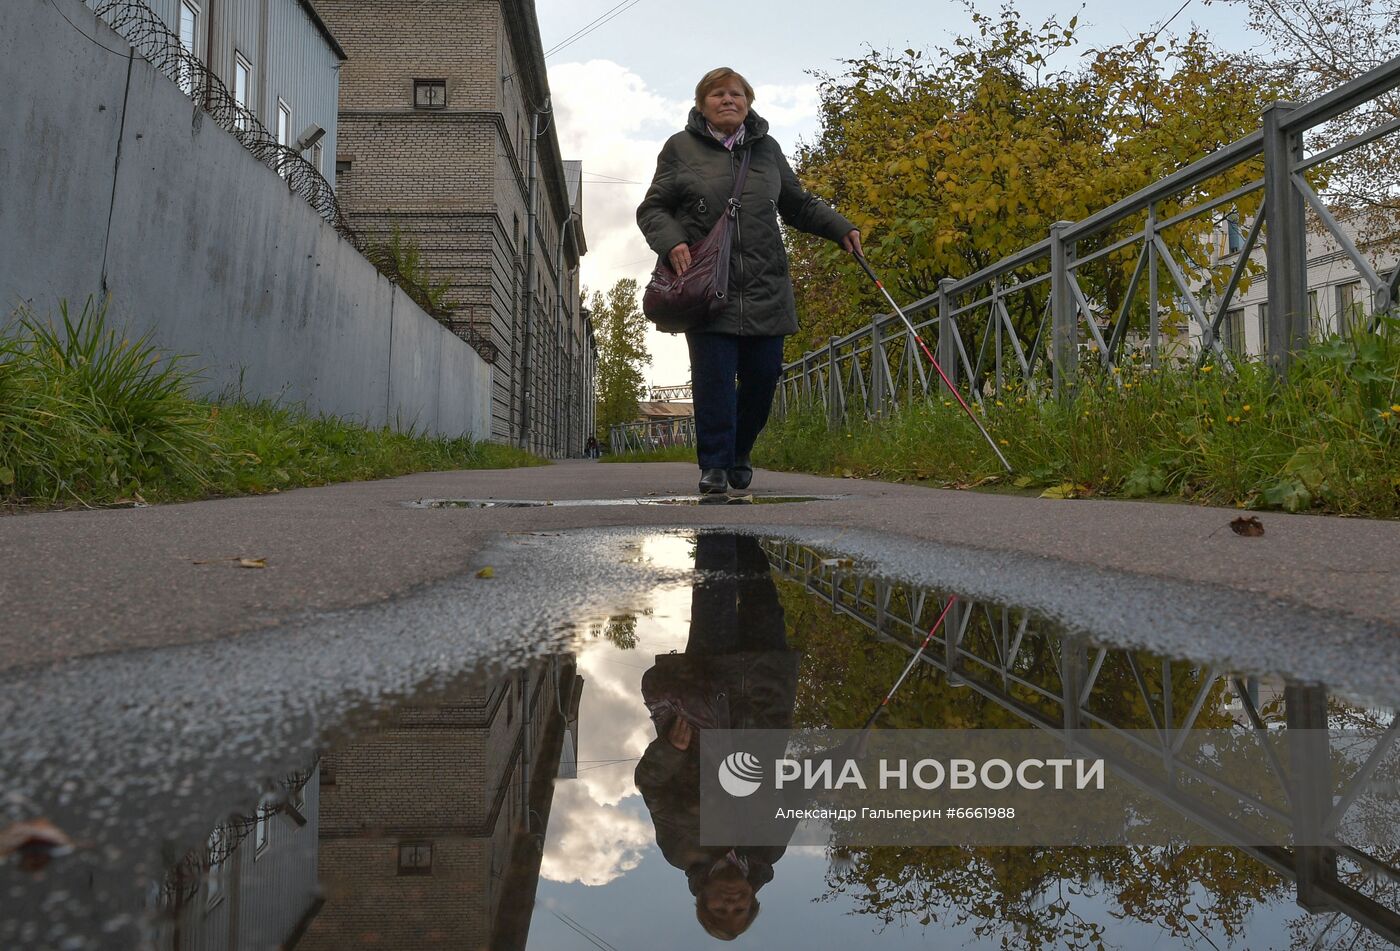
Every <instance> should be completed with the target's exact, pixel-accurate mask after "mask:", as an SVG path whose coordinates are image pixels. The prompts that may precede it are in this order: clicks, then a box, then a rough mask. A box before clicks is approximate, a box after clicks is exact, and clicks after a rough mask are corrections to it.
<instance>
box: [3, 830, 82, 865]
mask: <svg viewBox="0 0 1400 951" xmlns="http://www.w3.org/2000/svg"><path fill="white" fill-rule="evenodd" d="M73 848H74V846H73V840H72V839H70V838H68V836H67V835H66V834H65V833H64V831H63V830H62V829H60V828H59V827H58V826H56V825H54V824H53V823H52V822H50V821H49V820H47V819H43V818H39V819H28V820H25V821H23V822H16V823H13V824H11V825H8V826H6V827H5V828H3V829H0V858H5V857H6V856H8V855H10V854H12V853H15V852H18V853H19V866H20V868H22V869H24V870H25V871H27V872H37V871H39V870H40V869H42V868H43V867H44V866H45V865H48V864H49V860H50V859H54V858H57V857H59V856H62V855H67V854H68V853H69V852H72V851H73Z"/></svg>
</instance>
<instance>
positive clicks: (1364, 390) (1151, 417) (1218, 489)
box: [754, 318, 1400, 518]
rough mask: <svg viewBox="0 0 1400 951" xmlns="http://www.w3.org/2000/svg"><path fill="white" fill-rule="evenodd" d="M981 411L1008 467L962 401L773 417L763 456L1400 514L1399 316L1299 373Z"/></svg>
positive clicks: (822, 466)
mask: <svg viewBox="0 0 1400 951" xmlns="http://www.w3.org/2000/svg"><path fill="white" fill-rule="evenodd" d="M986 402H987V405H986V407H985V409H984V410H983V411H982V414H981V418H982V420H983V422H984V424H985V425H986V427H987V429H988V430H989V431H990V432H991V434H992V436H993V438H995V439H997V441H998V442H999V443H1000V445H1001V448H1002V452H1003V453H1004V454H1005V455H1006V457H1007V458H1008V459H1009V460H1010V461H1011V464H1012V465H1013V466H1014V467H1015V468H1016V472H1015V474H1014V475H1012V476H1007V475H1006V474H1005V472H1004V470H1002V469H1001V467H1000V465H999V463H998V462H997V460H996V458H995V457H994V456H993V455H992V453H991V452H990V450H989V449H988V447H987V446H986V444H985V443H984V441H983V440H982V437H981V436H980V435H979V434H978V432H977V430H976V428H975V427H974V426H973V425H972V423H971V422H970V421H969V420H968V419H967V418H966V416H965V414H964V413H963V411H962V410H961V409H960V408H959V407H958V406H957V405H956V404H955V403H953V402H952V400H951V399H937V398H935V399H933V400H930V401H928V402H926V403H919V404H916V405H913V406H909V407H906V408H904V409H902V410H901V411H899V412H897V413H895V414H894V415H893V416H892V417H890V418H887V419H884V420H876V421H873V422H867V421H856V422H852V423H850V424H848V425H845V426H843V427H840V428H836V429H832V428H829V427H828V424H827V421H826V418H825V416H824V414H822V413H821V412H820V410H818V411H815V412H813V411H806V412H800V413H795V414H790V415H789V416H788V417H787V418H786V419H782V420H774V421H773V422H772V423H770V425H769V427H768V430H767V431H766V432H765V433H764V435H763V437H762V438H761V439H760V441H759V444H758V446H757V447H756V448H755V452H754V458H755V461H756V462H758V463H759V464H761V465H764V466H767V467H770V468H776V469H789V470H800V471H805V472H815V473H821V474H828V475H847V476H858V477H866V478H881V479H887V480H891V481H917V482H928V483H931V484H936V485H941V486H950V487H959V488H966V487H972V486H982V485H1004V486H1009V487H1015V488H1019V489H1023V490H1033V489H1034V490H1039V491H1041V494H1044V495H1047V496H1050V497H1059V498H1067V497H1082V496H1111V497H1120V498H1151V497H1165V498H1177V499H1185V500H1188V501H1193V502H1200V503H1209V504H1218V505H1236V506H1240V507H1244V508H1259V509H1284V510H1287V511H1294V512H1298V511H1317V512H1329V513H1334V514H1345V515H1365V516H1372V517H1378V518H1396V517H1400V322H1397V321H1396V320H1394V319H1388V318H1387V319H1383V320H1382V327H1381V332H1380V333H1379V334H1374V335H1361V334H1358V335H1357V336H1356V337H1354V338H1352V339H1343V338H1336V337H1334V338H1331V339H1328V340H1324V341H1321V342H1319V343H1317V344H1315V345H1314V346H1313V347H1311V348H1309V350H1308V351H1306V352H1305V353H1304V354H1303V355H1301V357H1300V358H1299V359H1298V360H1297V361H1296V363H1295V366H1294V368H1293V370H1292V371H1291V372H1290V374H1289V375H1288V377H1287V379H1285V380H1278V379H1276V378H1275V376H1274V375H1273V374H1272V372H1270V371H1269V370H1268V369H1267V368H1265V367H1264V366H1262V365H1260V364H1257V363H1244V364H1242V365H1241V366H1240V367H1239V368H1238V370H1237V372H1236V373H1234V374H1227V373H1224V372H1222V370H1221V368H1219V367H1215V366H1212V365H1209V364H1208V365H1207V366H1205V367H1204V368H1202V370H1201V371H1200V372H1194V371H1192V370H1190V369H1164V370H1159V371H1151V370H1149V369H1148V368H1146V367H1145V366H1143V365H1142V364H1140V363H1134V364H1131V365H1130V366H1128V367H1125V368H1124V369H1123V370H1122V371H1121V372H1115V373H1104V372H1102V371H1099V370H1092V369H1090V370H1086V371H1085V373H1084V375H1083V377H1082V380H1081V384H1080V386H1079V387H1078V389H1077V391H1076V393H1075V394H1074V396H1073V397H1072V398H1071V399H1068V400H1065V401H1063V402H1057V401H1054V400H1041V399H1038V398H1036V397H1035V396H1033V395H1031V394H1029V393H1026V392H1024V391H1019V390H1017V389H1011V390H1008V391H1007V392H1006V393H1004V394H1003V396H1002V398H1001V399H1000V400H995V399H991V398H988V399H987V401H986Z"/></svg>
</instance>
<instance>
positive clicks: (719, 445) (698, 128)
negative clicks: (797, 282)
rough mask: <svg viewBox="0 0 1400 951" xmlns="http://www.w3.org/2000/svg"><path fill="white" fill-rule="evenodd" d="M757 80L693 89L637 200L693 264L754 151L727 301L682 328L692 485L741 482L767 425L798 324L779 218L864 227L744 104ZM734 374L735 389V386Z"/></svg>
mask: <svg viewBox="0 0 1400 951" xmlns="http://www.w3.org/2000/svg"><path fill="white" fill-rule="evenodd" d="M753 98H754V97H753V87H752V86H751V85H749V82H748V80H746V79H745V78H744V77H743V76H741V75H739V74H738V73H736V72H735V71H734V70H732V69H730V68H728V67H720V68H718V69H712V70H710V71H709V72H708V73H706V74H705V75H704V77H702V78H701V80H700V82H699V84H698V85H697V86H696V87H695V108H693V109H691V110H690V118H689V121H688V122H687V123H686V127H685V130H684V131H682V132H678V133H676V134H675V135H673V136H671V137H670V138H669V139H668V140H667V141H666V144H665V145H664V146H662V148H661V154H660V156H658V158H657V162H656V175H655V177H653V178H652V182H651V187H650V188H649V189H647V194H646V198H645V199H643V201H642V204H641V206H640V207H638V209H637V224H638V225H639V226H640V227H641V229H642V232H643V233H644V234H645V235H646V239H647V244H649V245H650V246H651V249H652V250H653V251H655V252H656V253H657V254H658V255H660V256H661V257H663V258H666V259H668V260H669V262H670V264H671V267H672V268H674V269H675V271H676V272H677V273H680V274H683V273H684V272H685V271H686V269H687V268H688V267H689V266H690V260H691V258H690V245H691V244H693V243H695V242H697V241H699V240H700V239H701V238H702V237H704V236H705V235H706V234H707V233H708V232H709V231H710V229H711V228H712V227H713V226H714V224H715V222H716V221H718V220H719V216H720V215H721V214H723V213H724V211H725V207H726V205H727V204H728V202H729V199H730V196H731V195H732V194H733V190H734V187H735V183H736V181H737V175H738V169H739V165H740V161H741V159H742V157H743V156H744V154H745V153H748V154H750V155H751V156H752V157H751V159H750V164H749V171H748V177H747V179H746V180H745V183H744V189H743V192H742V194H741V195H740V199H739V210H738V216H737V218H736V220H735V229H734V243H733V247H732V249H731V252H730V265H729V292H728V302H727V303H726V305H725V307H724V310H723V311H721V312H720V313H719V314H718V315H716V316H714V317H712V318H711V319H710V320H709V321H708V322H707V323H705V324H704V325H702V326H701V327H700V328H698V329H696V330H691V331H687V332H686V335H685V339H686V344H687V345H688V347H689V349H690V367H691V381H692V388H693V399H694V404H695V437H696V456H697V460H698V462H699V464H700V470H701V474H700V491H701V492H702V493H706V494H708V493H721V492H724V491H725V490H726V488H727V487H728V486H733V487H734V488H736V489H746V488H748V486H749V483H750V481H751V480H752V479H753V466H752V464H751V463H750V460H749V453H750V452H751V451H752V449H753V444H754V441H755V440H757V439H758V434H759V433H760V432H762V431H763V427H764V425H765V424H766V423H767V422H768V412H769V409H770V408H771V407H772V404H773V393H774V391H775V390H776V389H777V385H778V375H779V374H780V373H781V371H782V365H783V338H784V337H785V336H786V335H788V334H790V333H794V332H795V331H796V330H797V310H796V307H795V305H794V303H793V294H792V282H791V280H789V278H788V261H787V251H786V250H785V249H784V247H783V236H782V231H781V229H779V227H778V216H779V215H782V218H783V221H784V222H786V223H787V224H789V225H791V226H792V227H794V228H797V229H799V230H801V231H806V232H809V233H811V234H815V235H818V236H820V237H823V238H829V239H831V240H832V241H835V242H837V243H838V244H840V245H841V247H842V248H844V249H845V250H847V251H856V252H859V251H860V250H861V244H860V232H859V231H857V230H856V227H855V225H853V224H851V223H850V222H849V221H847V220H846V219H845V218H843V217H842V216H841V215H839V214H837V213H836V212H835V211H834V210H833V209H832V208H831V207H830V206H828V205H826V204H823V203H822V202H821V200H820V199H818V198H817V197H816V196H815V195H812V194H811V193H810V192H808V191H806V190H805V189H803V187H802V185H801V184H800V183H799V182H798V180H797V176H796V175H794V174H793V171H792V168H791V166H789V165H788V161H787V159H786V158H785V157H784V156H783V150H782V148H781V147H779V145H778V143H777V142H775V141H773V139H772V138H771V137H770V136H769V135H768V123H767V122H766V121H765V120H764V119H762V118H761V117H760V116H759V115H758V113H756V112H754V111H753V110H752V109H751V108H750V106H751V105H752V103H753ZM736 382H737V388H736Z"/></svg>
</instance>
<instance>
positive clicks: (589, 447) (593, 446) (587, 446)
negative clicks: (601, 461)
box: [583, 436, 600, 459]
mask: <svg viewBox="0 0 1400 951" xmlns="http://www.w3.org/2000/svg"><path fill="white" fill-rule="evenodd" d="M583 451H584V454H585V455H587V456H588V458H590V459H597V458H598V456H599V455H600V453H599V452H598V437H597V436H589V437H588V442H586V443H584V444H583Z"/></svg>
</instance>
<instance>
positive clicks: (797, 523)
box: [0, 461, 1400, 669]
mask: <svg viewBox="0 0 1400 951" xmlns="http://www.w3.org/2000/svg"><path fill="white" fill-rule="evenodd" d="M695 479H696V470H695V468H694V467H693V466H690V465H686V464H681V463H668V464H603V463H596V462H590V461H570V462H563V463H559V464H556V465H553V466H548V467H541V468H536V469H511V470H489V471H462V472H444V473H428V474H422V475H414V476H406V477H404V478H400V479H391V480H385V481H380V482H366V483H353V484H345V485H336V486H326V487H323V488H315V489H300V490H296V491H292V492H286V493H283V494H280V495H272V496H261V497H256V498H240V499H226V500H219V501H211V502H196V503H189V504H183V505H168V506H153V507H150V508H143V509H122V510H104V511H92V512H64V513H50V514H37V515H19V516H11V517H4V518H0V604H3V606H4V607H3V615H0V669H3V668H6V667H14V666H24V665H29V664H34V663H43V662H49V661H54V660H58V659H62V658H65V657H71V656H77V655H82V654H91V653H97V652H103V651H111V650H121V649H126V648H130V647H137V646H157V645H165V644H174V643H185V642H191V641H199V640H206V639H210V638H216V637H222V636H227V635H231V634H237V633H241V632H247V631H251V630H257V629H262V628H268V627H273V626H277V625H280V624H283V623H286V622H289V621H291V620H293V619H295V618H298V617H304V616H305V615H306V613H307V612H316V611H323V610H330V609H340V608H354V607H357V606H361V605H367V604H372V603H376V602H380V601H383V600H385V599H389V598H393V597H395V596H398V595H402V594H405V593H407V592H409V591H410V590H412V589H413V588H415V587H417V586H420V585H423V584H425V583H429V582H433V581H438V580H442V579H444V578H448V577H452V576H456V575H459V574H461V573H464V572H469V571H474V570H476V569H477V568H478V567H480V565H481V564H482V562H481V560H480V558H481V552H482V550H483V548H484V546H486V545H488V544H489V543H490V542H491V541H492V540H494V539H498V538H499V537H500V536H501V533H506V532H522V531H524V532H529V531H557V530H564V529H584V528H596V527H602V526H636V527H650V526H655V527H676V526H687V525H694V526H702V525H732V526H764V527H768V528H772V529H776V530H779V531H781V530H785V529H794V530H796V529H799V528H806V529H814V528H815V529H824V530H828V531H829V532H835V533H836V534H834V535H833V536H832V537H833V538H835V539H839V538H840V533H841V532H843V531H850V532H852V533H862V534H863V535H864V536H865V537H868V535H869V533H885V534H893V535H898V536H903V540H904V541H905V542H910V541H912V542H925V543H936V544H938V545H942V546H953V547H954V548H967V549H978V550H980V551H981V552H983V553H986V552H991V553H1003V554H1004V555H1005V556H1007V557H1008V558H1010V557H1017V558H1022V559H1024V557H1025V556H1030V557H1033V558H1040V559H1048V560H1052V561H1054V562H1055V563H1057V564H1059V565H1061V566H1063V565H1065V564H1069V565H1075V566H1083V567H1084V568H1087V569H1095V571H1089V572H1085V574H1086V577H1087V576H1089V575H1092V576H1093V577H1095V578H1096V579H1098V580H1097V581H1096V582H1095V583H1096V585H1101V584H1102V583H1103V578H1104V577H1111V576H1104V575H1102V574H1098V573H1096V572H1097V571H1099V570H1108V571H1111V572H1126V573H1128V574H1129V575H1137V576H1148V577H1151V578H1156V579H1169V580H1172V581H1177V582H1185V583H1187V584H1190V585H1194V586H1200V590H1202V591H1209V592H1210V593H1211V594H1212V596H1214V597H1218V596H1219V595H1220V594H1222V591H1221V589H1225V590H1224V592H1223V593H1225V594H1229V593H1230V592H1231V591H1233V592H1238V593H1239V594H1242V595H1246V596H1247V597H1248V599H1249V600H1250V601H1260V600H1261V598H1262V599H1268V600H1269V601H1272V602H1275V603H1277V602H1284V603H1285V605H1296V606H1298V607H1299V608H1300V609H1313V610H1317V611H1321V612H1324V613H1326V614H1329V615H1332V616H1342V617H1344V618H1347V619H1352V620H1355V621H1358V622H1363V623H1364V624H1365V625H1366V626H1368V627H1370V628H1372V629H1380V630H1382V631H1385V632H1386V633H1395V632H1400V523H1397V522H1381V521H1370V520H1364V519H1339V518H1329V517H1321V516H1307V515H1284V514H1272V513H1265V514H1263V515H1262V516H1261V518H1262V520H1263V523H1264V525H1265V527H1266V530H1267V532H1266V534H1265V535H1264V536H1263V537H1261V538H1242V537H1239V536H1236V535H1235V534H1234V533H1233V532H1231V530H1230V528H1229V522H1230V520H1231V519H1232V518H1234V517H1235V516H1236V515H1238V514H1240V513H1238V512H1237V511H1235V510H1233V509H1216V508H1199V507H1192V506H1185V505H1167V504H1159V503H1139V502H1109V501H1057V500H1043V499H1029V498H1019V497H1008V496H997V495H988V494H980V493H973V492H953V491H943V490H935V489H925V488H919V487H914V486H901V485H892V484H887V483H881V482H869V481H861V480H849V479H827V478H819V477H815V476H807V475H793V474H784V473H771V472H763V471H760V473H759V474H758V476H757V478H756V479H755V489H756V490H757V491H758V492H760V493H762V494H772V495H788V494H810V495H841V496H843V498H841V499H839V500H836V501H828V502H821V503H804V504H792V505H755V506H701V507H695V506H551V507H540V508H498V509H422V508H410V507H406V506H405V505H404V504H403V503H405V502H411V501H413V500H416V499H420V498H470V499H486V498H498V499H501V498H510V499H547V500H563V499H592V498H626V497H633V496H643V495H648V494H662V495H665V494H691V493H694V491H695ZM837 546H838V547H839V541H838V542H837ZM905 547H906V548H907V545H906V546H905ZM239 558H261V559H265V560H266V565H267V567H266V569H260V570H259V569H248V568H242V567H239V565H238V562H237V559H239ZM983 561H984V562H985V561H986V559H985V558H984V559H983ZM990 563H992V564H995V561H994V560H993V561H992V562H990ZM1125 580H1132V579H1125ZM1085 596H1086V597H1094V596H1097V597H1105V598H1111V597H1112V592H1111V591H1102V590H1100V591H1097V592H1096V593H1095V592H1086V593H1085Z"/></svg>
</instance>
